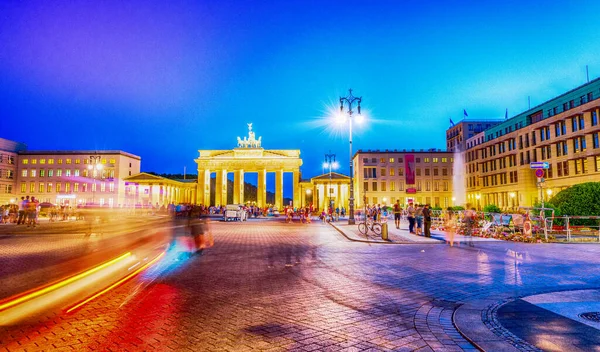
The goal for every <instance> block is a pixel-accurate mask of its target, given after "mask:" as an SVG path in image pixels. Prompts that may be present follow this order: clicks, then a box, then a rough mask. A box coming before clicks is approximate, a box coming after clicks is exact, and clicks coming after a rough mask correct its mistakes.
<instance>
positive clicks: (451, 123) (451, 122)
mask: <svg viewBox="0 0 600 352" xmlns="http://www.w3.org/2000/svg"><path fill="white" fill-rule="evenodd" d="M450 125H452V126H454V121H452V118H450Z"/></svg>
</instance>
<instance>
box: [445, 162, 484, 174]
mask: <svg viewBox="0 0 600 352" xmlns="http://www.w3.org/2000/svg"><path fill="white" fill-rule="evenodd" d="M475 165H477V164H475ZM442 176H448V169H446V168H443V169H442Z"/></svg>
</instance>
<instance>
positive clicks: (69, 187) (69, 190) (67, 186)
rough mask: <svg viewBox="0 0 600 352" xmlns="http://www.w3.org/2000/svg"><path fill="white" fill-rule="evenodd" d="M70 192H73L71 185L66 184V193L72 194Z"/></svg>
mask: <svg viewBox="0 0 600 352" xmlns="http://www.w3.org/2000/svg"><path fill="white" fill-rule="evenodd" d="M70 192H71V183H70V182H65V193H70Z"/></svg>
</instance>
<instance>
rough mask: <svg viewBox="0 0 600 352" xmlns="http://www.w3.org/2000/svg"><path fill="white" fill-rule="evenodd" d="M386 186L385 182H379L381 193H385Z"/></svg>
mask: <svg viewBox="0 0 600 352" xmlns="http://www.w3.org/2000/svg"><path fill="white" fill-rule="evenodd" d="M386 184H387V182H386V181H381V191H382V192H385V191H386V188H387V187H386Z"/></svg>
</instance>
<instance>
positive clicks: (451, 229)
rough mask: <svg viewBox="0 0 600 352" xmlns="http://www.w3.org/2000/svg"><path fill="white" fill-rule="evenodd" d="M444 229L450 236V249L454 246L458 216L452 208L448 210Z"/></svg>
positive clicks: (445, 215)
mask: <svg viewBox="0 0 600 352" xmlns="http://www.w3.org/2000/svg"><path fill="white" fill-rule="evenodd" d="M444 229H445V230H446V234H447V235H448V239H449V240H447V242H449V243H450V247H453V246H454V235H455V233H456V215H455V214H454V211H453V210H452V208H451V207H448V209H446V213H445V214H444Z"/></svg>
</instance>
